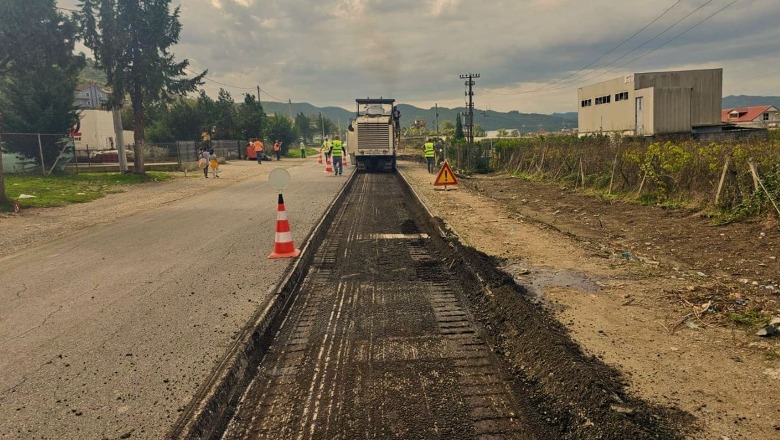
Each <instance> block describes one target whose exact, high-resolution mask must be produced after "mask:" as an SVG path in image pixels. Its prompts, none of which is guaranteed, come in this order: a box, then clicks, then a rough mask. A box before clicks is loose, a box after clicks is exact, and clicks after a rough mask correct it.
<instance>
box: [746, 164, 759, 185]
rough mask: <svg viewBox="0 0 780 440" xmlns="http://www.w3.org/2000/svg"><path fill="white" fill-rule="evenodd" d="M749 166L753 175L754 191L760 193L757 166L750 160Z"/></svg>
mask: <svg viewBox="0 0 780 440" xmlns="http://www.w3.org/2000/svg"><path fill="white" fill-rule="evenodd" d="M748 166H750V174H752V175H753V190H755V191H758V183H759V179H758V171H757V170H756V164H755V163H754V162H753V159H748Z"/></svg>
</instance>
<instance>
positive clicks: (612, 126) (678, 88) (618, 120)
mask: <svg viewBox="0 0 780 440" xmlns="http://www.w3.org/2000/svg"><path fill="white" fill-rule="evenodd" d="M722 95H723V69H705V70H684V71H672V72H649V73H634V74H631V75H626V76H623V77H620V78H615V79H612V80H609V81H604V82H600V83H598V84H593V85H590V86H586V87H582V88H580V89H578V90H577V98H578V102H579V105H578V111H577V116H578V121H579V129H578V131H579V134H580V135H581V136H582V135H588V134H596V133H620V134H626V135H637V136H654V135H659V134H673V133H691V132H692V131H694V129H696V128H704V127H707V126H717V125H720V124H721V99H722Z"/></svg>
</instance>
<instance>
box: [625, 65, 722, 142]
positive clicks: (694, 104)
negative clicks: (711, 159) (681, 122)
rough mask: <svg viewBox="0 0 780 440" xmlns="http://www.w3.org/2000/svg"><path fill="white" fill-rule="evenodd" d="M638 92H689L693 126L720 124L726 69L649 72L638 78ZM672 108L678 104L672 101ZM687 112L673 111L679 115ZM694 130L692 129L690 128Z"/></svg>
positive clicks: (636, 78)
mask: <svg viewBox="0 0 780 440" xmlns="http://www.w3.org/2000/svg"><path fill="white" fill-rule="evenodd" d="M634 81H635V84H636V88H637V89H640V88H647V87H655V88H658V89H662V88H689V89H691V94H690V102H689V103H687V104H686V103H685V102H682V101H679V103H680V105H688V106H689V109H690V124H691V125H716V124H720V110H721V108H720V107H721V100H722V97H723V69H705V70H685V71H677V72H649V73H637V74H635V75H634ZM670 104H675V102H674V101H670ZM681 110H683V109H670V110H669V111H672V112H679V111H681ZM688 130H690V126H689V127H688Z"/></svg>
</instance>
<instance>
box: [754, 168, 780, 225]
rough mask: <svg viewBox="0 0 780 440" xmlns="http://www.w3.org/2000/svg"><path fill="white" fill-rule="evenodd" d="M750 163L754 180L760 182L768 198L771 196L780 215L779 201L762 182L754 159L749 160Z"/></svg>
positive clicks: (770, 199) (773, 204)
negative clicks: (776, 201) (777, 201)
mask: <svg viewBox="0 0 780 440" xmlns="http://www.w3.org/2000/svg"><path fill="white" fill-rule="evenodd" d="M748 164H750V172H751V173H752V174H753V181H754V182H758V184H759V185H761V189H763V190H764V193H765V194H766V196H767V198H769V201H770V202H772V206H774V207H775V211H777V214H778V215H780V208H778V207H777V203H775V200H774V199H773V198H772V194H770V193H769V191H768V190H767V189H766V187H765V186H764V182H762V181H761V178H760V177H759V176H758V171H756V164H755V163H753V161H752V160H749V161H748Z"/></svg>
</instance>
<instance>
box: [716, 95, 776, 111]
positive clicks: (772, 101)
mask: <svg viewBox="0 0 780 440" xmlns="http://www.w3.org/2000/svg"><path fill="white" fill-rule="evenodd" d="M761 105H773V106H775V107H777V108H779V109H780V96H746V95H739V96H727V97H725V98H723V104H722V108H723V109H724V110H725V109H728V108H737V107H758V106H761Z"/></svg>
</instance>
